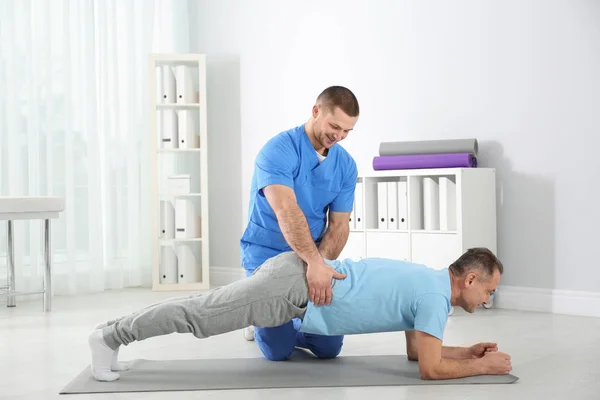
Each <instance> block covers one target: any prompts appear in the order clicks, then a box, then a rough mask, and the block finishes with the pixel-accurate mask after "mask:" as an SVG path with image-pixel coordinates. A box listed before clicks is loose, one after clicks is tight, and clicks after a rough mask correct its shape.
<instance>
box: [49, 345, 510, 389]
mask: <svg viewBox="0 0 600 400" xmlns="http://www.w3.org/2000/svg"><path fill="white" fill-rule="evenodd" d="M518 379H519V378H518V377H516V376H514V375H481V376H474V377H469V378H460V379H449V380H438V381H426V380H422V379H420V378H419V370H418V366H417V363H416V362H414V361H408V360H407V358H406V356H397V355H396V356H340V357H338V358H335V359H331V360H319V359H316V358H315V357H313V356H310V355H304V354H303V353H302V352H296V353H294V356H293V357H292V359H291V360H288V361H279V362H275V361H268V360H266V359H264V358H232V359H204V360H165V361H162V360H161V361H158V360H135V361H132V364H131V369H130V370H128V371H124V372H121V378H120V379H119V380H116V381H113V382H98V381H96V380H95V379H94V378H93V377H92V375H91V373H90V368H89V366H88V367H87V368H86V369H85V370H84V371H83V372H81V373H80V374H79V375H78V376H77V377H76V378H75V379H74V380H73V381H72V382H71V383H69V384H68V385H67V386H66V387H65V388H64V389H63V390H62V391H61V392H60V393H61V394H75V393H77V394H80V393H115V392H160V391H182V390H217V389H229V390H232V389H263V388H309V387H350V386H404V385H449V384H505V383H514V382H516V381H517V380H518Z"/></svg>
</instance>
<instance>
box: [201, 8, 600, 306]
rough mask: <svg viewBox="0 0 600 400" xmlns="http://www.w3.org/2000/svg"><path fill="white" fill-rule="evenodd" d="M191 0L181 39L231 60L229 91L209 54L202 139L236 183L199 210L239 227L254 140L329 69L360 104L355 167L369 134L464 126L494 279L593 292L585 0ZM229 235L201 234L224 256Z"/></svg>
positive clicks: (593, 162) (373, 140) (595, 39)
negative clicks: (499, 266) (486, 181)
mask: <svg viewBox="0 0 600 400" xmlns="http://www.w3.org/2000/svg"><path fill="white" fill-rule="evenodd" d="M194 3H195V4H196V6H195V7H196V12H195V13H194V14H193V15H192V16H191V26H192V27H195V28H196V29H197V34H198V37H197V43H195V45H196V46H197V47H196V50H197V51H202V52H206V53H207V54H208V56H209V57H210V59H211V60H218V59H223V58H224V57H225V58H226V56H224V55H229V56H228V57H230V59H231V60H235V62H234V61H232V63H236V62H238V60H239V65H238V64H236V65H237V66H239V93H236V92H235V90H236V89H237V87H234V86H235V85H233V84H231V85H230V84H229V83H225V82H221V80H222V79H224V78H225V75H227V74H226V73H225V72H223V71H221V70H218V69H217V67H216V66H217V63H218V61H214V62H215V63H216V64H213V68H212V70H211V69H209V74H211V73H212V74H213V75H210V76H209V82H210V83H211V86H210V87H209V89H210V93H209V99H210V101H211V104H209V110H210V114H209V115H210V118H211V121H209V124H210V126H211V127H212V131H211V133H210V134H211V138H212V140H217V141H220V143H221V144H220V145H219V148H220V149H221V150H224V149H226V148H228V146H229V143H230V142H232V143H233V146H232V152H231V153H229V152H227V151H224V152H219V154H217V155H214V156H213V157H214V158H219V159H220V160H221V161H220V163H221V164H222V165H226V164H228V163H229V162H230V160H231V161H232V162H233V164H232V167H231V168H232V170H226V172H225V175H227V176H228V178H227V179H229V178H235V179H240V185H241V192H239V190H238V189H237V187H236V186H235V184H234V183H233V182H230V183H228V185H229V186H228V187H229V189H227V190H225V191H222V193H223V194H225V193H227V194H231V195H232V196H237V195H239V194H240V193H241V200H240V201H238V199H237V198H235V199H233V200H234V201H235V203H234V204H235V205H236V207H240V209H239V210H234V211H233V213H231V210H229V209H228V208H224V207H222V206H218V207H219V208H218V210H215V211H218V214H217V215H211V218H212V221H213V223H214V222H215V220H219V221H226V222H227V223H228V224H232V228H231V229H228V230H227V234H233V233H234V232H235V233H236V234H238V233H241V229H242V228H243V226H244V222H245V219H246V207H247V204H248V191H249V187H250V179H251V174H252V165H253V161H254V157H255V155H256V153H257V151H258V150H259V148H260V147H261V146H262V145H263V144H264V142H265V141H266V140H267V139H268V138H270V137H271V136H273V135H275V134H276V133H278V132H280V131H281V130H284V129H287V128H290V127H292V126H295V125H298V124H301V123H303V122H304V121H305V120H306V119H307V118H308V116H309V113H310V108H311V106H312V104H313V102H314V99H315V97H316V95H317V94H318V93H319V92H320V91H321V90H322V89H323V88H325V87H326V86H329V85H333V84H341V85H346V86H348V87H349V88H351V89H352V90H353V91H354V92H355V94H356V95H357V96H358V99H359V102H360V105H361V110H362V112H361V117H360V119H359V122H358V124H357V126H356V129H355V131H354V132H353V133H351V134H350V135H349V136H348V138H347V139H346V140H345V142H344V143H343V145H344V146H345V147H346V148H347V149H348V150H349V151H350V152H351V154H352V155H353V156H354V157H355V159H356V161H357V163H358V166H359V169H360V170H362V171H366V170H369V169H371V168H372V167H371V162H372V159H373V157H374V156H376V155H377V151H378V146H379V143H380V142H381V141H390V140H419V139H439V138H459V137H477V138H478V139H479V140H480V149H481V154H480V158H479V162H480V165H481V166H484V167H495V168H497V169H498V180H499V182H498V199H499V203H498V218H499V221H498V224H499V228H498V229H499V232H498V233H499V243H498V252H499V256H500V257H501V259H502V260H503V261H504V264H505V267H506V273H505V276H504V278H503V281H502V284H503V285H505V286H522V287H532V288H542V289H563V290H575V291H592V292H600V262H599V261H598V260H599V258H598V256H597V252H596V250H597V249H598V248H599V247H600V233H598V232H599V231H598V227H599V226H600V212H599V211H598V210H599V206H598V204H600V201H599V198H600V189H599V185H598V181H599V179H600V161H599V158H598V157H597V155H596V153H595V151H596V149H597V148H598V147H599V146H600V139H598V136H599V134H598V133H599V132H600V118H598V115H599V114H600V79H599V76H600V72H599V71H600V23H599V21H600V2H597V1H593V0H590V1H568V2H567V1H541V0H540V1H525V0H523V1H522V0H518V1H503V2H483V1H452V2H448V1H441V0H440V1H416V0H415V1H391V0H390V1H383V0H380V1H372V2H371V1H369V2H367V1H341V0H340V1H328V2H322V1H316V0H314V1H302V2H294V3H291V2H281V1H275V0H269V1H266V0H261V1H254V2H247V1H242V0H239V1H237V0H220V1H218V2H217V1H199V2H194ZM213 57H214V58H213ZM238 57H239V59H238ZM232 65H233V64H232ZM230 72H231V73H232V75H231V76H229V75H227V78H228V79H233V80H235V79H237V77H234V76H233V72H234V71H230ZM223 85H225V86H226V88H227V90H226V91H225V92H224V93H222V92H219V88H221V87H223ZM238 112H239V120H238V114H237V113H238ZM232 113H233V115H234V116H233V119H234V120H235V123H233V122H231V119H232ZM238 122H239V126H238V125H237V123H238ZM234 125H235V127H234ZM217 127H223V128H225V129H223V130H220V131H219V130H218V129H215V128H217ZM229 128H231V129H229ZM215 136H219V137H220V139H214V138H215ZM240 155H241V162H237V160H238V157H240ZM226 160H227V161H226ZM233 168H242V169H243V171H242V172H241V173H240V172H237V171H233ZM214 174H217V172H214V173H213V175H211V177H213V176H215V175H214ZM219 174H220V172H219ZM213 181H214V179H213ZM211 188H213V187H212V186H211ZM213 197H214V196H213ZM211 201H212V203H213V204H214V201H215V200H214V199H213V198H212V197H211ZM230 213H231V214H230ZM215 217H216V218H215ZM234 218H235V219H236V220H235V221H234ZM238 218H239V219H238ZM213 226H215V229H217V228H216V225H213V224H211V229H212V228H213ZM224 233H225V232H224V231H223V234H224ZM213 237H214V236H213ZM237 239H239V236H237V237H235V238H229V237H225V236H224V235H223V237H220V236H219V235H217V240H221V243H219V244H218V245H219V246H222V248H219V249H213V248H211V250H216V254H217V255H216V256H215V263H216V264H218V265H228V263H229V262H230V261H231V262H232V261H233V259H232V258H231V257H230V256H231V255H232V254H233V253H235V257H236V258H235V261H236V263H237V259H238V258H237V257H238V256H239V249H238V247H235V248H233V247H232V246H233V244H234V242H235V246H237V243H238V242H237ZM213 243H215V240H214V239H213ZM215 246H217V245H215ZM235 265H237V264H235ZM523 299H524V300H526V299H525V298H523Z"/></svg>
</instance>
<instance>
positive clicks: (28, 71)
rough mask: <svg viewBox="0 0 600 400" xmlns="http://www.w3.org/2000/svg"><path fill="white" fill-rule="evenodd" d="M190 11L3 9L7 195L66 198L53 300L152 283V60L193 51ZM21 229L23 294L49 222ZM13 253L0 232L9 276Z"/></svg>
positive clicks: (146, 2)
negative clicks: (154, 56)
mask: <svg viewBox="0 0 600 400" xmlns="http://www.w3.org/2000/svg"><path fill="white" fill-rule="evenodd" d="M187 7H188V3H187V0H172V1H169V0H164V1H151V0H70V1H69V0H0V196H21V195H34V196H35V195H56V196H63V197H64V198H65V200H66V210H65V212H64V213H62V214H61V216H60V219H58V220H52V251H53V271H54V274H53V286H54V294H55V295H75V294H82V293H89V292H98V291H102V290H105V289H118V288H124V287H132V286H149V285H150V283H151V249H150V245H149V244H150V235H152V234H153V233H152V232H150V228H149V227H150V221H149V215H150V212H149V211H150V210H149V204H150V201H149V186H150V185H149V179H150V175H149V170H148V168H149V165H150V163H149V154H148V151H149V147H148V143H149V141H150V140H151V138H150V136H149V124H148V108H149V102H148V101H149V100H148V55H149V54H150V53H152V52H187V51H189V48H188V47H189V31H188V22H187V19H188V18H189V17H188V15H189V12H188V10H187ZM14 229H15V261H16V274H15V275H16V276H15V278H16V285H17V290H23V291H25V290H35V289H39V288H41V287H42V277H43V257H42V255H43V253H42V251H43V247H42V244H43V242H42V232H43V231H42V225H41V222H38V221H32V222H29V221H15V222H14ZM5 255H6V223H5V222H2V223H1V224H0V256H1V261H0V262H1V263H2V266H3V267H4V268H5V267H6V257H5ZM5 277H6V275H5V273H3V274H2V275H1V278H2V279H0V282H4V281H5V279H6V278H5ZM18 301H19V299H18V298H17V304H18Z"/></svg>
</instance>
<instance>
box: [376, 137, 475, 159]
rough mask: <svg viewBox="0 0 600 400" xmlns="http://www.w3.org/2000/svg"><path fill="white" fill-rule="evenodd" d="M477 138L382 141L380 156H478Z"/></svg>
mask: <svg viewBox="0 0 600 400" xmlns="http://www.w3.org/2000/svg"><path fill="white" fill-rule="evenodd" d="M478 150H479V146H478V144H477V139H443V140H417V141H407V142H402V141H399V142H381V143H380V144H379V155H380V156H402V155H409V154H415V155H417V154H441V153H470V154H473V155H475V156H477V151H478Z"/></svg>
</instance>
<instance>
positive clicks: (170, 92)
mask: <svg viewBox="0 0 600 400" xmlns="http://www.w3.org/2000/svg"><path fill="white" fill-rule="evenodd" d="M191 70H192V69H191V67H189V66H186V65H177V66H175V67H172V66H170V65H162V66H161V67H160V68H157V75H159V76H158V77H157V82H159V84H158V88H159V90H157V93H158V96H159V98H158V99H157V100H158V102H159V103H162V104H197V103H198V102H199V96H198V92H197V91H196V89H195V87H194V82H193V80H192V75H191ZM197 117H198V116H197V110H194V109H181V110H175V109H163V110H162V111H161V113H160V116H159V119H160V123H159V126H160V131H161V135H160V139H161V146H162V148H164V149H175V148H182V149H194V148H199V147H200V136H199V135H198V125H199V124H198V120H197Z"/></svg>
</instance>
